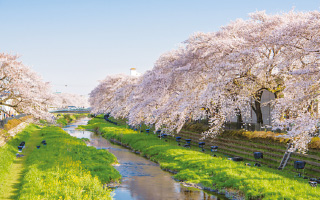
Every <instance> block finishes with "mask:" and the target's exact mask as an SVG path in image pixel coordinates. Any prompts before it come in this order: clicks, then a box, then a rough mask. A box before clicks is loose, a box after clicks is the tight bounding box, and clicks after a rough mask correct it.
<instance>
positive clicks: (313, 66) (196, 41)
mask: <svg viewBox="0 0 320 200" xmlns="http://www.w3.org/2000/svg"><path fill="white" fill-rule="evenodd" d="M319 47H320V12H318V11H314V12H294V11H291V12H288V13H283V14H277V15H267V14H266V13H265V12H255V13H252V14H250V19H249V20H242V19H238V20H236V21H234V22H231V23H230V24H228V25H227V26H224V27H222V28H221V29H220V30H219V31H217V32H212V33H196V34H194V35H192V36H191V37H190V38H188V39H187V40H186V41H185V42H183V43H182V44H181V46H180V47H179V48H177V49H175V50H172V51H169V52H167V53H165V54H163V55H162V56H160V58H159V59H158V60H157V61H156V63H155V65H154V67H153V69H152V70H150V71H147V72H146V73H145V74H143V75H142V76H141V77H131V76H126V75H121V74H119V75H112V76H107V77H106V79H105V80H103V81H101V83H100V84H99V85H98V86H97V87H96V88H95V89H94V90H93V91H92V92H91V93H90V99H89V101H90V104H91V106H92V107H93V112H94V113H110V114H111V115H112V116H114V117H123V118H128V120H129V123H130V124H131V125H137V124H140V123H146V124H153V125H155V127H156V129H161V130H165V131H167V132H169V133H174V132H176V131H180V129H181V128H182V126H183V125H184V123H185V122H186V121H187V120H189V119H194V120H197V119H201V118H204V117H207V118H209V122H210V127H211V128H210V130H209V131H207V132H205V133H203V134H204V136H212V135H215V134H217V133H218V132H219V130H220V129H221V128H222V127H223V124H224V122H225V121H226V119H227V118H228V117H231V116H235V115H238V116H239V115H240V114H241V115H242V116H247V117H249V110H250V109H249V108H250V107H252V108H253V110H254V111H255V113H256V115H257V120H258V123H259V122H261V121H262V114H261V103H260V100H261V95H262V91H263V90H268V91H270V92H272V93H273V94H274V95H275V100H273V101H272V102H271V103H272V120H273V126H274V128H281V129H284V128H286V129H287V134H286V137H290V138H292V139H293V141H294V143H295V144H296V145H295V147H296V148H299V149H300V150H305V149H307V144H308V142H309V141H310V139H311V138H312V137H314V136H315V135H316V134H315V132H316V129H317V123H318V115H317V114H318V113H317V112H315V110H316V109H315V105H317V104H318V103H317V102H318V96H319V92H320V88H319V86H320V85H319V80H320V77H319V76H320V73H319V59H320V48H319Z"/></svg>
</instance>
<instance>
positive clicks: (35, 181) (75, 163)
mask: <svg viewBox="0 0 320 200" xmlns="http://www.w3.org/2000/svg"><path fill="white" fill-rule="evenodd" d="M33 127H35V126H34V125H33ZM37 128H38V131H33V133H32V134H31V135H30V137H33V139H35V138H34V137H36V139H37V140H38V144H37V145H40V143H41V141H42V140H46V142H47V145H46V146H44V145H42V144H41V147H40V149H36V147H35V146H34V147H31V148H34V150H33V151H32V152H31V153H30V154H29V155H28V156H27V160H26V170H25V172H24V177H23V180H22V183H21V187H20V188H19V194H18V195H17V196H18V198H17V199H72V200H73V199H112V196H111V190H110V189H104V188H103V184H104V183H109V182H111V181H119V180H120V178H121V175H120V174H119V172H118V171H116V170H115V169H114V168H113V166H112V165H111V164H112V163H115V162H117V161H116V157H115V156H114V155H113V154H111V153H109V152H107V151H105V150H97V149H96V148H94V147H88V146H86V144H85V142H83V141H82V140H81V139H78V138H75V137H72V136H70V135H69V134H67V133H66V132H65V131H63V130H62V129H61V128H59V127H55V126H50V127H45V128H42V129H41V130H39V129H40V128H39V127H37ZM29 134H30V133H29ZM19 141H20V139H19ZM26 145H28V141H26ZM11 151H12V152H11V154H12V153H13V152H16V151H13V150H11Z"/></svg>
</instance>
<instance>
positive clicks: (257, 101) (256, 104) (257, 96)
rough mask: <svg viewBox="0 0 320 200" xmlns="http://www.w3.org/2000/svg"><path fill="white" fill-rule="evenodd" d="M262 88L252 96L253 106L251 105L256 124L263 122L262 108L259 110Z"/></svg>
mask: <svg viewBox="0 0 320 200" xmlns="http://www.w3.org/2000/svg"><path fill="white" fill-rule="evenodd" d="M262 93H263V91H262V90H259V91H258V92H257V93H256V94H255V96H254V98H255V99H254V106H253V105H251V106H252V109H253V111H254V112H255V114H256V117H257V123H258V124H263V117H262V110H261V97H262Z"/></svg>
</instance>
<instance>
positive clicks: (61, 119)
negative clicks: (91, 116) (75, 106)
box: [56, 113, 88, 126]
mask: <svg viewBox="0 0 320 200" xmlns="http://www.w3.org/2000/svg"><path fill="white" fill-rule="evenodd" d="M85 116H88V114H86V113H82V114H57V116H56V117H57V120H56V121H57V124H59V125H60V126H66V125H68V124H70V123H72V122H74V121H75V120H77V119H79V118H81V117H85Z"/></svg>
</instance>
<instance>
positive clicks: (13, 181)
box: [0, 130, 42, 200]
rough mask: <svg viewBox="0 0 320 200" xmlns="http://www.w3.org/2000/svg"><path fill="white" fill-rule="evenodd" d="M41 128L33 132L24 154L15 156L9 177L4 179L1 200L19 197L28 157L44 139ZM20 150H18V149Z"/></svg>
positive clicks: (23, 151)
mask: <svg viewBox="0 0 320 200" xmlns="http://www.w3.org/2000/svg"><path fill="white" fill-rule="evenodd" d="M39 132H40V131H39V130H37V131H35V132H33V133H31V136H30V139H29V140H28V141H26V144H25V148H24V149H23V150H22V153H20V154H23V155H24V156H23V157H20V158H15V160H14V162H13V165H12V168H11V170H10V171H9V173H8V175H7V179H6V180H5V181H4V185H3V191H4V193H3V194H0V199H1V200H7V199H17V198H18V195H19V189H20V186H21V182H22V179H23V174H24V170H25V167H26V165H25V164H26V157H28V155H29V154H30V153H31V152H32V151H34V150H37V149H36V146H37V145H39V144H40V143H41V141H42V137H41V136H40V134H39ZM17 152H18V151H17Z"/></svg>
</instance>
